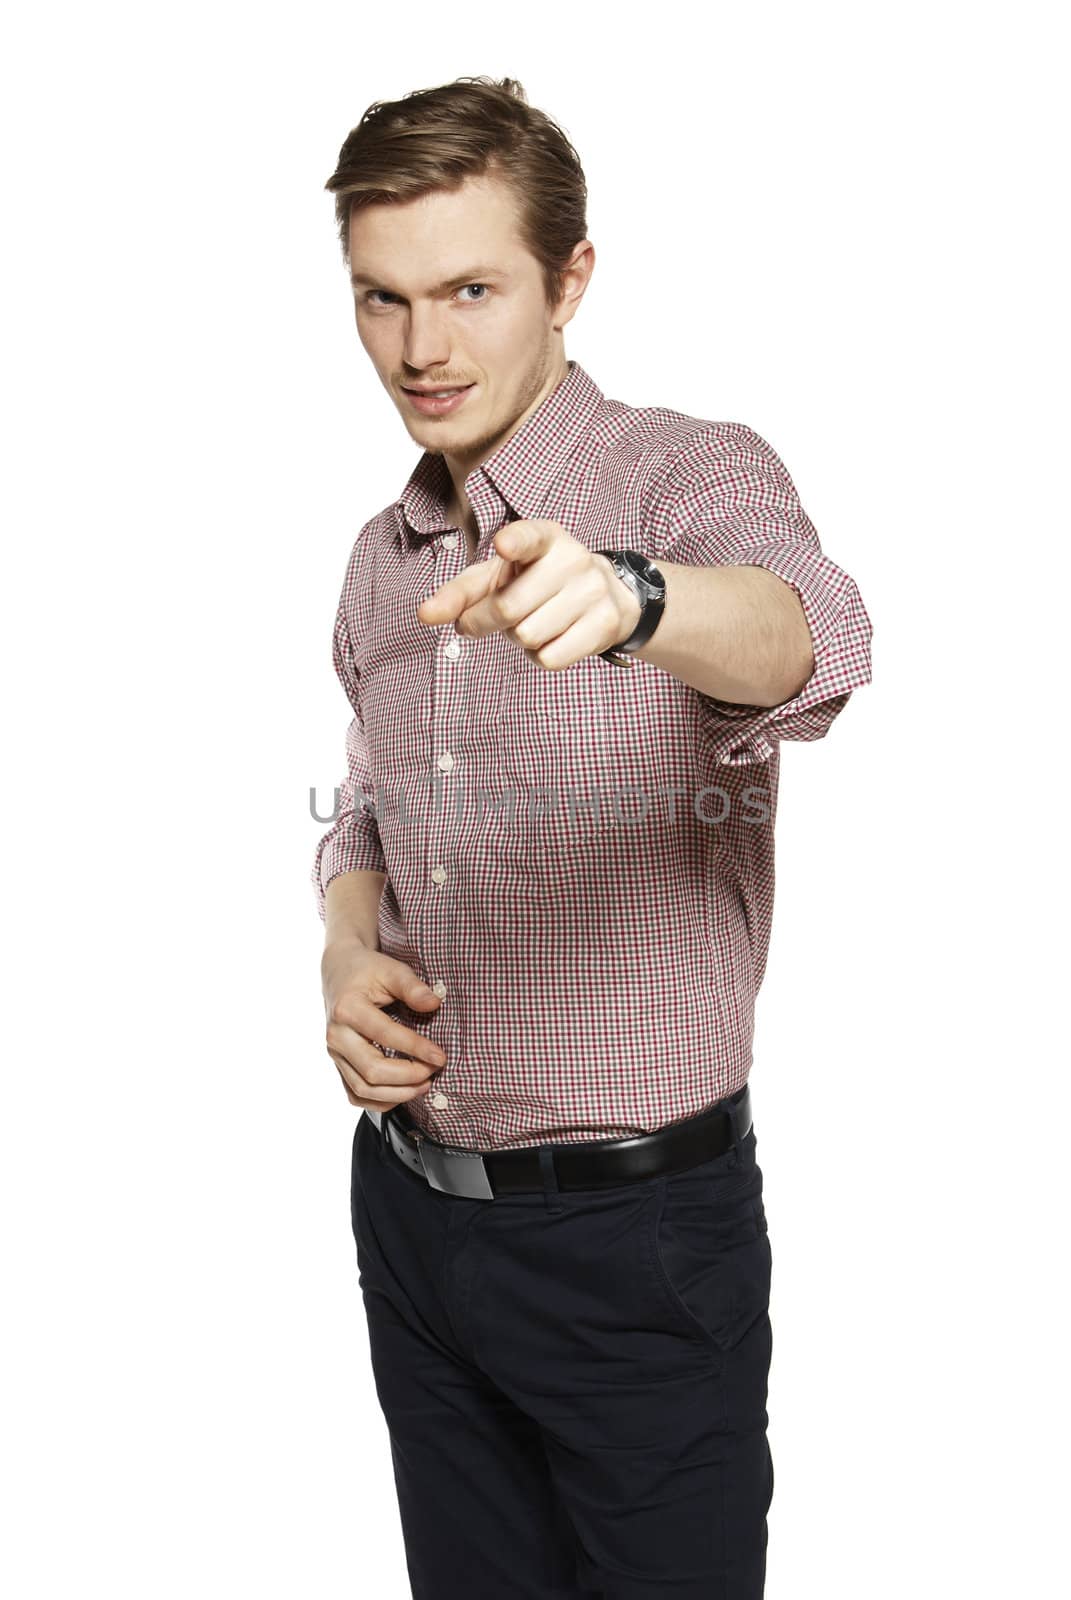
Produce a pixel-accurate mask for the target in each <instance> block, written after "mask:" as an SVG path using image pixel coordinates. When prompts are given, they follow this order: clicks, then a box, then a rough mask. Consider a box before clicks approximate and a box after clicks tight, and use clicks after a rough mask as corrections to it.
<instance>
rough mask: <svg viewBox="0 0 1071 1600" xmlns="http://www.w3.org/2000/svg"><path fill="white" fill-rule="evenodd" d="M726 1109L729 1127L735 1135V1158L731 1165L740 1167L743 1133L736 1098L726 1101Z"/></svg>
mask: <svg viewBox="0 0 1071 1600" xmlns="http://www.w3.org/2000/svg"><path fill="white" fill-rule="evenodd" d="M725 1109H726V1111H727V1113H728V1116H729V1129H730V1131H731V1133H732V1136H733V1147H732V1148H733V1159H732V1163H731V1165H732V1166H734V1167H738V1166H739V1165H740V1162H741V1160H742V1158H743V1157H742V1151H741V1149H740V1146H741V1143H742V1135H741V1133H740V1107H739V1105H738V1103H737V1102H736V1101H735V1100H732V1099H730V1100H727V1101H726V1103H725Z"/></svg>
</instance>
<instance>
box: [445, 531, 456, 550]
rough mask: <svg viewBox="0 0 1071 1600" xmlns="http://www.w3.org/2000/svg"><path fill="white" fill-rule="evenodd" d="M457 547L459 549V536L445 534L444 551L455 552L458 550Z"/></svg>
mask: <svg viewBox="0 0 1071 1600" xmlns="http://www.w3.org/2000/svg"><path fill="white" fill-rule="evenodd" d="M456 547H457V534H456V533H444V534H443V549H444V550H454V549H456Z"/></svg>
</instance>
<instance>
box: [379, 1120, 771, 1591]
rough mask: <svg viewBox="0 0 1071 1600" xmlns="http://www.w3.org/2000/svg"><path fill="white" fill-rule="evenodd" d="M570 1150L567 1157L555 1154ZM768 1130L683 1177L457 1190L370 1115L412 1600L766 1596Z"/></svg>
mask: <svg viewBox="0 0 1071 1600" xmlns="http://www.w3.org/2000/svg"><path fill="white" fill-rule="evenodd" d="M547 1148H553V1147H547ZM755 1150H756V1138H755V1128H754V1124H752V1127H751V1129H750V1131H749V1132H748V1134H747V1135H746V1136H745V1137H744V1138H743V1139H742V1140H740V1141H739V1142H738V1143H737V1144H736V1145H735V1146H733V1147H731V1148H730V1149H729V1150H727V1151H725V1152H724V1154H722V1155H720V1156H718V1157H716V1158H715V1159H714V1160H712V1161H707V1162H704V1163H703V1164H702V1165H701V1166H696V1167H692V1168H690V1169H689V1170H688V1171H686V1172H683V1173H674V1174H672V1175H670V1176H663V1177H660V1178H653V1179H648V1180H645V1181H642V1182H639V1183H624V1184H621V1185H620V1186H615V1187H613V1188H610V1189H589V1190H575V1191H564V1192H560V1191H558V1189H557V1185H556V1182H555V1178H554V1173H553V1167H552V1165H551V1164H550V1163H549V1162H547V1161H546V1160H544V1161H543V1171H544V1187H543V1190H542V1191H540V1192H538V1193H533V1194H520V1195H502V1196H500V1197H498V1198H496V1199H493V1200H486V1199H470V1198H466V1197H462V1196H457V1195H450V1194H444V1193H443V1192H442V1191H441V1190H438V1189H433V1188H431V1187H430V1186H429V1185H428V1184H427V1183H426V1182H425V1181H424V1179H422V1178H421V1177H420V1176H419V1175H418V1174H416V1173H414V1172H411V1171H410V1170H409V1168H407V1167H406V1166H405V1165H404V1163H403V1162H401V1161H400V1160H399V1159H398V1157H397V1156H396V1155H395V1153H394V1151H393V1150H392V1149H391V1148H390V1146H389V1144H388V1143H387V1141H386V1140H385V1139H383V1138H382V1136H381V1135H380V1133H379V1130H378V1129H377V1128H376V1126H375V1124H374V1123H373V1122H372V1121H371V1119H370V1118H368V1117H366V1116H363V1115H362V1116H361V1117H360V1118H359V1120H358V1123H357V1128H356V1132H355V1134H354V1141H353V1168H352V1188H351V1210H352V1222H353V1231H354V1237H355V1240H356V1246H357V1263H358V1270H359V1279H360V1285H361V1291H362V1295H363V1299H364V1306H365V1310H366V1313H367V1318H368V1330H369V1348H370V1353H371V1360H372V1367H373V1374H374V1379H375V1386H376V1393H377V1395H378V1398H379V1403H380V1406H381V1408H382V1411H383V1414H384V1416H385V1418H386V1422H387V1429H388V1433H389V1438H390V1448H391V1456H392V1463H393V1472H394V1480H395V1485H396V1490H397V1496H398V1506H399V1512H400V1518H401V1526H402V1535H403V1540H404V1544H405V1551H406V1562H407V1566H408V1571H409V1581H410V1585H411V1588H412V1594H413V1600H760V1597H761V1596H762V1594H763V1589H764V1584H765V1573H766V1546H767V1523H766V1514H767V1511H768V1510H769V1506H770V1502H771V1500H772V1497H773V1461H772V1457H771V1453H770V1449H769V1444H768V1441H767V1437H766V1428H767V1423H768V1416H767V1411H766V1401H767V1379H768V1374H769V1366H770V1354H771V1330H770V1318H769V1297H770V1264H771V1258H770V1245H769V1238H768V1233H767V1226H766V1215H765V1211H764V1208H763V1200H762V1172H761V1169H760V1168H759V1165H758V1163H757V1161H756V1158H755Z"/></svg>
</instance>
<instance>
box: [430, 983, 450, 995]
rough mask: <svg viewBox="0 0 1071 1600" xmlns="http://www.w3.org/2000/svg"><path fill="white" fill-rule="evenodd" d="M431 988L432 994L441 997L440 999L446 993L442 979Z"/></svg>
mask: <svg viewBox="0 0 1071 1600" xmlns="http://www.w3.org/2000/svg"><path fill="white" fill-rule="evenodd" d="M431 987H432V992H433V993H434V994H437V995H439V997H440V998H441V997H442V996H443V995H444V994H445V993H446V985H445V983H444V982H443V980H442V979H441V978H440V979H439V981H438V983H433V984H432V986H431Z"/></svg>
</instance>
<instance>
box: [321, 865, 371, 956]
mask: <svg viewBox="0 0 1071 1600" xmlns="http://www.w3.org/2000/svg"><path fill="white" fill-rule="evenodd" d="M386 881H387V874H386V873H385V872H371V871H367V870H365V869H361V870H359V871H356V872H340V873H339V874H338V875H337V877H334V878H332V879H331V882H330V883H329V884H328V885H327V889H326V891H325V894H324V934H325V939H324V942H325V944H333V943H334V942H335V941H336V940H337V939H353V938H357V939H359V940H360V941H361V943H362V944H364V945H367V947H368V949H369V950H378V949H379V901H380V897H381V895H382V893H383V885H384V884H385V883H386Z"/></svg>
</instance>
